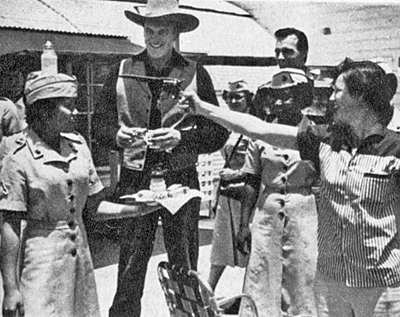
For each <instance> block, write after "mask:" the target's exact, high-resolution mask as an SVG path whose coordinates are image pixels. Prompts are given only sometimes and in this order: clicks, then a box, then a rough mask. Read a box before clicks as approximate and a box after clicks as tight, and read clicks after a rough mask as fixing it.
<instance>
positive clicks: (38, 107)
mask: <svg viewBox="0 0 400 317" xmlns="http://www.w3.org/2000/svg"><path fill="white" fill-rule="evenodd" d="M58 99H59V98H48V99H40V100H37V101H35V102H34V103H33V104H31V105H28V104H27V103H26V100H25V97H24V102H25V105H26V108H25V114H26V122H27V123H28V124H29V125H31V124H32V123H34V122H39V123H40V122H43V121H44V120H47V119H48V118H50V117H51V116H52V115H53V113H54V111H55V109H56V107H57V101H58Z"/></svg>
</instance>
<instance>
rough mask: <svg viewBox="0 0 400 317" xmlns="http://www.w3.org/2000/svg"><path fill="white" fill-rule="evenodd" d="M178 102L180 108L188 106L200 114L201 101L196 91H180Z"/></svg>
mask: <svg viewBox="0 0 400 317" xmlns="http://www.w3.org/2000/svg"><path fill="white" fill-rule="evenodd" d="M180 95H181V98H180V100H179V103H180V105H181V108H184V107H185V106H186V107H189V109H190V111H191V112H193V113H195V114H202V111H203V108H202V101H201V99H200V97H199V96H198V95H197V93H196V92H195V91H193V90H189V91H182V92H181V94H180Z"/></svg>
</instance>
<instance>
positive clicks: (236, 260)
mask: <svg viewBox="0 0 400 317" xmlns="http://www.w3.org/2000/svg"><path fill="white" fill-rule="evenodd" d="M252 97H253V94H252V93H251V92H250V91H249V88H248V84H247V83H246V82H245V81H244V80H238V81H234V82H230V83H228V88H227V89H226V90H224V91H223V93H222V98H223V99H224V100H225V102H226V103H227V105H228V107H229V109H230V110H232V111H237V112H241V113H250V114H253V113H254V109H253V107H252ZM248 144H249V139H248V138H247V137H245V136H242V135H240V134H238V133H231V135H230V137H229V139H228V141H227V142H226V143H225V145H224V146H223V148H222V149H221V154H222V157H223V158H224V160H225V162H226V161H227V160H228V163H227V164H225V165H226V166H225V167H224V168H223V169H222V170H221V171H220V173H219V175H220V178H221V181H222V182H223V181H228V182H229V181H232V182H234V183H237V184H238V186H241V185H240V184H243V181H244V179H245V176H246V175H245V174H244V173H242V171H241V167H242V166H243V164H244V159H245V154H246V150H247V146H248ZM217 200H218V206H217V213H216V219H215V225H214V231H213V240H212V247H211V257H210V261H211V269H210V276H209V279H208V282H209V284H210V286H211V288H212V289H213V290H215V288H216V286H217V283H218V281H219V280H220V278H221V276H222V273H223V272H224V270H225V268H226V266H231V267H235V266H238V267H242V268H244V267H246V266H247V262H248V255H246V254H243V253H241V252H238V250H237V248H236V245H235V236H236V234H237V232H238V228H239V224H240V208H241V204H240V201H239V200H237V199H233V198H228V197H225V196H223V195H220V194H219V193H217Z"/></svg>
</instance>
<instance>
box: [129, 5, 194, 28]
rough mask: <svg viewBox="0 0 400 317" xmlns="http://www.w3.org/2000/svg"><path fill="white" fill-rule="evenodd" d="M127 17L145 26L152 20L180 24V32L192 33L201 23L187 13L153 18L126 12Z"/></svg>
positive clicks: (154, 16)
mask: <svg viewBox="0 0 400 317" xmlns="http://www.w3.org/2000/svg"><path fill="white" fill-rule="evenodd" d="M125 16H126V17H127V18H128V19H129V20H131V21H132V22H133V23H136V24H138V25H141V26H144V23H145V22H146V21H151V20H160V19H161V20H167V21H174V22H176V23H177V24H178V28H179V32H181V33H184V32H190V31H193V30H194V29H196V28H197V27H198V26H199V24H200V22H199V19H197V18H196V17H195V16H194V15H191V14H186V13H171V14H163V15H153V16H143V15H140V14H137V13H134V12H131V11H128V10H126V11H125Z"/></svg>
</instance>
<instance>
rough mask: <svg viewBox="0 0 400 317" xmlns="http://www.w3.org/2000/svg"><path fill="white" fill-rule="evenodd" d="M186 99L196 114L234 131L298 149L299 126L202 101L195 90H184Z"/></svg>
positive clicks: (276, 144) (279, 145)
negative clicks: (269, 121) (283, 123)
mask: <svg viewBox="0 0 400 317" xmlns="http://www.w3.org/2000/svg"><path fill="white" fill-rule="evenodd" d="M183 98H184V101H188V102H189V106H190V107H191V108H192V109H195V114H198V115H202V116H205V117H207V118H209V119H211V120H213V121H215V122H217V123H219V124H221V125H223V126H224V127H225V128H227V129H229V130H232V131H234V132H237V133H240V134H244V135H246V136H248V137H250V138H252V139H257V140H262V141H265V142H267V143H269V144H271V145H274V146H278V147H283V148H288V149H293V150H297V128H296V127H291V126H287V125H281V124H272V123H267V122H265V121H262V120H261V119H259V118H257V117H254V116H252V115H250V114H247V113H240V112H235V111H231V110H229V109H227V108H221V107H215V106H214V105H212V104H210V103H207V102H205V101H202V100H201V99H200V98H199V97H198V96H197V94H196V93H195V92H192V91H191V92H184V93H183Z"/></svg>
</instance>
